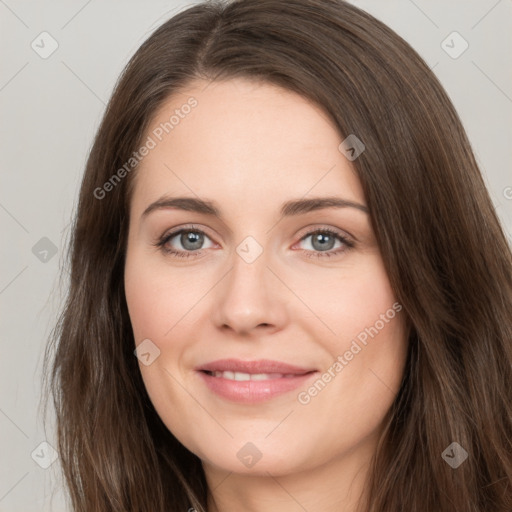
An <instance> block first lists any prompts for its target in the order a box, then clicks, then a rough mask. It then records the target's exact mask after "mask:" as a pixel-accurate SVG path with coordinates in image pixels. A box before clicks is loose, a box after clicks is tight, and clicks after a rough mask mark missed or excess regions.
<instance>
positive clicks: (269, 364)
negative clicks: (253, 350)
mask: <svg viewBox="0 0 512 512" xmlns="http://www.w3.org/2000/svg"><path fill="white" fill-rule="evenodd" d="M196 370H198V371H208V372H240V373H249V374H255V373H282V374H286V375H289V374H294V375H303V374H306V373H310V372H313V371H316V370H315V369H314V368H301V367H299V366H295V365H291V364H288V363H282V362H280V361H272V360H269V359H259V360H255V361H242V360H240V359H219V360H217V361H212V362H210V363H206V364H203V365H201V366H198V367H197V368H196Z"/></svg>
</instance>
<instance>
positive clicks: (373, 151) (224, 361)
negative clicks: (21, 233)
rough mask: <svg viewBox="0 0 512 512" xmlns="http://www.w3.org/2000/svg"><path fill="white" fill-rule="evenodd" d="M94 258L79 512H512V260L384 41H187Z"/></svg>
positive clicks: (120, 130)
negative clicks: (249, 511)
mask: <svg viewBox="0 0 512 512" xmlns="http://www.w3.org/2000/svg"><path fill="white" fill-rule="evenodd" d="M70 256H71V285H70V291H69V297H68V300H67V304H66V308H65V310H64V312H63V314H62V317H61V320H60V322H59V325H58V328H57V329H56V330H55V333H54V339H55V342H56V344H57V345H56V347H55V354H52V355H51V357H52V363H51V364H52V367H51V370H50V372H49V376H50V385H51V391H52V392H53V396H54V400H55V406H56V412H57V426H58V446H59V452H60V456H61V461H62V467H63V471H64V474H65V477H66V481H67V485H68V488H69V492H70V496H71V501H72V506H73V510H75V511H91V510H98V511H107V510H116V511H121V510H130V511H137V510H141V511H143V510H144V511H147V510H151V511H168V510H173V511H174V510H176V511H178V510H193V509H195V510H197V511H206V510H207V511H208V512H212V511H219V512H226V511H231V510H252V511H269V510H276V509H279V510H281V511H288V510H290V511H291V510H308V511H309V512H314V511H315V510H323V511H326V510H327V511H339V510H343V511H345V512H353V511H356V510H357V511H368V512H382V511H399V510H414V511H418V512H423V511H424V512H427V511H428V512H431V511H433V510H436V511H439V512H444V511H449V510H450V511H452V510H464V511H468V512H469V511H472V512H473V511H474V512H476V511H485V512H491V511H503V512H505V511H510V510H512V486H511V485H510V484H511V483H512V442H511V440H512V407H511V391H510V390H511V389H512V345H511V341H512V327H511V326H512V322H511V320H512V313H511V312H512V258H511V251H510V247H509V246H508V244H507V241H506V238H505V236H504V233H503V231H502V228H501V227H500V224H499V222H498V219H497V217H496V214H495V212H494V209H493V206H492V203H491V200H490V198H489V195H488V193H487V191H486V189H485V186H484V183H483V180H482V177H481V174H480V171H479V169H478V166H477V164H476V162H475V158H474V156H473V153H472V150H471V147H470V144H469V142H468V139H467V137H466V134H465V132H464V129H463V127H462V125H461V122H460V120H459V118H458V116H457V114H456V112H455V110H454V107H453V106H452V104H451V103H450V101H449V99H448V97H447V95H446V93H445V92H444V91H443V89H442V87H441V85H440V84H439V82H438V81H437V79H436V77H435V76H434V75H433V73H432V72H431V70H430V69H429V68H428V66H427V65H426V64H425V63H424V62H423V60H422V59H421V58H420V57H419V56H418V55H417V54H416V53H415V52H414V51H413V50H412V49H411V47H410V46H409V45H408V44H407V43H406V42H404V41H403V40H402V39H401V38H400V37H399V36H398V35H397V34H395V33H394V32H392V31H391V30H390V29H389V28H387V27H386V26H385V25H383V24H382V23H381V22H379V21H377V20H376V19H374V18H373V17H371V16H370V15H368V14H367V13H365V12H363V11H361V10H359V9H357V8H356V7H354V6H351V5H350V4H346V3H344V2H342V1H339V0H291V1H287V2H281V1H278V0H259V1H258V2H251V1H246V0H242V1H237V2H227V3H226V2H224V3H220V2H217V3H215V2H205V3H202V4H199V5H196V6H194V7H191V8H189V9H187V10H186V11H183V12H181V13H180V14H178V15H176V16H175V17H173V18H172V19H171V20H169V21H167V22H166V23H165V24H163V25H162V26H161V27H160V28H159V29H157V30H156V31H155V32H154V33H153V34H152V35H151V37H150V38H149V39H148V40H147V41H146V42H145V43H144V44H143V45H142V46H141V47H140V49H139V50H138V51H137V52H136V54H135V55H134V57H133V58H132V59H131V61H130V63H129V64H128V66H127V68H126V70H125V71H124V72H123V75H122V76H121V79H120V81H119V83H118V84H117V86H116V89H115V91H114V93H113V96H112V98H111V100H110V102H109V105H108V108H107V111H106V113H105V116H104V119H103V121H102V123H101V126H100V128H99V130H98V133H97V136H96V139H95V141H94V145H93V148H92V150H91V154H90V157H89V160H88V162H87V167H86V170H85V175H84V179H83V182H82V187H81V192H80V200H79V205H78V211H77V214H76V219H75V224H74V231H73V238H72V242H71V246H70ZM47 364H50V350H48V353H47Z"/></svg>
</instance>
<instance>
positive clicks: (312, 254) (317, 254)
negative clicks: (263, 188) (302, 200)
mask: <svg viewBox="0 0 512 512" xmlns="http://www.w3.org/2000/svg"><path fill="white" fill-rule="evenodd" d="M184 232H192V233H200V234H202V235H205V236H206V237H208V235H207V234H206V233H205V232H204V231H203V230H201V229H197V228H195V227H194V226H189V227H185V228H181V229H179V230H176V231H173V232H171V233H169V234H167V235H163V236H162V237H161V238H160V239H159V240H157V242H156V243H155V244H153V245H154V246H156V247H158V248H159V249H160V250H161V251H162V252H163V253H164V254H167V255H171V256H172V257H177V258H190V257H191V256H192V255H194V254H196V255H198V256H199V255H200V254H202V253H201V251H200V250H199V251H176V250H174V249H168V248H166V247H165V244H166V243H167V242H168V241H169V240H171V239H173V238H174V237H175V236H176V235H179V234H181V233H184ZM318 233H322V234H329V235H332V236H334V237H335V238H337V239H338V240H339V241H340V242H342V243H343V244H344V245H345V247H344V248H341V249H337V250H335V251H334V250H332V249H331V250H330V251H310V250H306V249H302V252H304V253H306V254H305V256H306V257H308V258H330V257H331V256H336V255H338V254H341V253H343V252H347V251H349V250H350V249H352V248H353V247H354V245H355V244H354V243H353V242H352V241H351V240H349V239H348V238H346V237H345V236H343V235H341V234H340V233H339V232H338V231H335V230H333V229H330V228H313V229H311V230H310V231H308V232H307V233H305V234H304V235H303V236H302V238H301V239H300V240H299V241H300V242H302V241H303V240H304V239H306V238H307V237H308V236H311V235H314V234H318ZM208 238H209V237H208Z"/></svg>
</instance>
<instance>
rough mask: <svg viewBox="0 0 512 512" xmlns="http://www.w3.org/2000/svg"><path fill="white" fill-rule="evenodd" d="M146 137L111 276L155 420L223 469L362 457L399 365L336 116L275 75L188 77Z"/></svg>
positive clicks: (397, 335) (390, 304) (289, 467)
mask: <svg viewBox="0 0 512 512" xmlns="http://www.w3.org/2000/svg"><path fill="white" fill-rule="evenodd" d="M191 97H193V99H191ZM186 105H189V106H188V107H187V106H186ZM171 116H174V117H171ZM165 123H167V124H165ZM148 137H149V138H148ZM144 142H145V144H146V147H147V148H148V149H147V151H144V150H143V151H142V152H141V153H146V152H147V155H146V156H144V158H143V159H142V161H141V163H140V167H139V169H138V170H137V175H136V181H135V188H134V191H133V196H132V202H131V210H130V229H129V240H128V247H127V259H126V268H125V287H126V288H125V289H126V300H127V304H128V309H129V313H130V318H131V322H132V326H133V332H134V337H135V342H136V345H137V346H138V348H137V352H138V354H137V355H138V357H139V360H140V363H139V366H140V370H141V373H142V377H143V380H144V383H145V386H146V388H147V391H148V393H149V396H150V398H151V401H152V403H153V405H154V407H155V409H156V411H157V412H158V414H159V416H160V417H161V418H162V420H163V422H164V423H165V424H166V425H167V427H168V428H169V430H170V431H171V432H172V433H173V434H174V435H175V437H176V438H177V439H179V440H180V441H181V442H182V443H183V444H184V445H185V446H186V447H187V448H188V449H189V450H191V451H192V452H194V453H195V454H196V455H198V456H199V457H200V458H201V459H202V460H203V462H204V464H205V465H206V466H205V467H215V468H217V469H219V468H221V469H224V470H227V471H231V472H237V473H253V474H265V473H266V472H267V471H268V472H270V473H271V474H272V475H284V474H291V473H294V472H299V471H304V470H308V469H312V468H315V467H319V466H322V465H325V464H330V463H335V462H336V461H338V462H339V461H342V460H344V459H348V458H350V457H353V458H355V459H356V460H359V461H361V460H363V459H368V457H369V456H370V455H371V453H373V450H374V449H375V444H376V441H377V438H378V435H379V433H380V430H379V429H380V426H381V422H382V420H383V418H384V416H385V414H386V412H387V411H388V410H389V408H390V406H391V404H392V402H393V400H394V398H395V396H396V393H397V391H398V388H399V386H400V382H401V379H402V375H403V369H404V364H405V358H406V349H407V347H406V335H405V329H404V319H403V315H404V312H400V310H401V305H400V304H398V303H397V302H396V299H395V297H394V294H393V291H392V290H391V288H390V283H389V281H388V277H387V275H386V272H385V269H384V266H383V261H382V258H381V255H380V252H379V248H378V246H377V243H376V240H375V236H374V233H373V232H372V227H371V224H370V217H369V215H368V212H367V211H365V197H364V195H363V192H362V188H361V184H360V182H359V179H358V177H357V175H356V174H355V172H354V170H353V168H352V164H351V161H350V160H349V159H348V158H347V157H346V156H345V154H344V153H343V152H342V151H340V149H339V146H340V143H341V142H342V138H340V136H339V134H338V133H337V131H336V129H335V127H334V125H333V124H332V122H331V121H330V120H329V119H328V117H327V116H326V115H325V114H324V113H323V112H322V111H321V110H320V109H319V108H317V107H316V106H314V105H312V104H311V103H309V102H308V101H307V100H305V99H304V98H303V97H301V96H299V95H296V94H295V93H292V92H290V91H287V90H283V89H280V88H278V87H276V86H273V85H269V84H257V83H255V82H250V81H247V80H244V79H236V80H229V81H225V82H218V83H209V84H208V83H207V82H204V81H196V82H194V83H192V84H191V85H190V86H189V87H188V88H187V90H186V91H184V92H181V93H180V94H176V95H175V96H173V97H172V98H171V99H169V100H168V101H167V102H166V103H165V105H164V106H163V108H161V109H160V110H159V112H158V113H157V115H156V117H155V118H154V119H153V121H152V123H151V126H150V127H149V129H148V131H147V133H146V135H145V137H144ZM363 142H364V141H363ZM366 151H371V148H366ZM347 154H349V155H351V153H350V152H349V153H347ZM177 198H186V199H182V200H180V201H176V199H177ZM323 198H329V199H331V200H336V201H338V202H339V203H338V205H337V206H333V204H334V202H331V205H330V206H329V204H322V203H321V202H320V201H317V202H315V200H321V199H323ZM172 200H174V201H175V203H171V201H172ZM203 201H204V202H207V203H208V204H207V205H203ZM214 210H215V213H214ZM180 230H188V232H186V231H185V232H183V233H179V231H180ZM170 235H172V236H170ZM159 241H162V244H160V246H158V242H159ZM170 251H176V253H177V254H173V253H172V252H170ZM141 343H142V345H141ZM139 345H140V346H139ZM134 349H135V347H134Z"/></svg>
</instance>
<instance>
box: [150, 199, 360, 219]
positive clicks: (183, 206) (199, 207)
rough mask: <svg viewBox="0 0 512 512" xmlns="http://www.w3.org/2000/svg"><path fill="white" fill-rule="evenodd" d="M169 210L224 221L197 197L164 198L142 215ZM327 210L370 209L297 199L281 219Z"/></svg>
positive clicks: (287, 205) (287, 204) (341, 202)
mask: <svg viewBox="0 0 512 512" xmlns="http://www.w3.org/2000/svg"><path fill="white" fill-rule="evenodd" d="M167 208H175V209H178V210H184V211H188V212H196V213H202V214H205V215H211V216H214V217H217V218H218V219H220V220H223V218H222V214H221V211H220V209H219V208H218V207H217V206H216V205H215V203H214V202H213V201H208V200H205V199H199V198H195V197H168V196H163V197H161V198H160V199H158V200H157V201H155V202H153V203H151V204H150V205H149V206H148V207H147V208H146V209H145V210H144V212H143V213H142V215H141V217H142V218H146V217H147V216H148V215H149V214H150V213H151V212H154V211H156V210H162V209H167ZM325 208H355V209H357V210H360V211H362V212H364V213H367V214H368V208H367V207H366V206H364V205H362V204H359V203H356V202H354V201H349V200H347V199H342V198H340V197H315V198H311V199H296V200H290V201H286V202H285V203H284V204H283V205H282V207H281V217H291V216H296V215H303V214H305V213H309V212H312V211H316V210H322V209H325Z"/></svg>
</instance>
